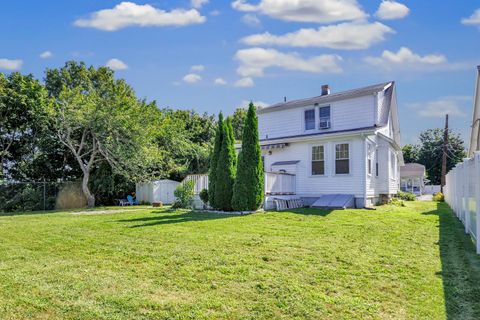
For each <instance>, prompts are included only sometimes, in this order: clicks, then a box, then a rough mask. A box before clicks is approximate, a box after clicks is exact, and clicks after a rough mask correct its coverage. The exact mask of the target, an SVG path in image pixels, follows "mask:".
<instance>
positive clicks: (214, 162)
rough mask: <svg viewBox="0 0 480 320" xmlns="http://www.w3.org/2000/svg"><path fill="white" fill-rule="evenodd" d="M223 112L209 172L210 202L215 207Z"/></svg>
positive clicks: (219, 118)
mask: <svg viewBox="0 0 480 320" xmlns="http://www.w3.org/2000/svg"><path fill="white" fill-rule="evenodd" d="M223 130H224V129H223V114H222V113H221V112H220V114H219V115H218V124H217V131H216V134H215V143H214V146H213V150H212V154H211V155H210V170H209V172H208V203H209V204H210V206H212V207H215V204H216V202H215V182H216V181H217V162H218V158H219V156H220V148H221V146H222V141H223Z"/></svg>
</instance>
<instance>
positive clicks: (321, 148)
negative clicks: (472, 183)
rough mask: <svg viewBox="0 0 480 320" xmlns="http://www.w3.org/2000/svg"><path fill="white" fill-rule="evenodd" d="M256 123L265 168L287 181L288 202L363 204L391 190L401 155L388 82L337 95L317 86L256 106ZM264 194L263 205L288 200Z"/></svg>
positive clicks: (396, 180) (382, 197)
mask: <svg viewBox="0 0 480 320" xmlns="http://www.w3.org/2000/svg"><path fill="white" fill-rule="evenodd" d="M258 125H259V138H260V145H261V148H262V155H263V159H264V166H265V171H266V172H267V175H268V172H273V173H285V174H287V175H289V176H290V179H291V180H292V179H293V180H294V181H293V182H294V183H293V190H290V191H289V192H290V193H291V195H290V197H296V198H302V199H304V202H305V203H307V204H309V205H313V206H315V204H317V205H318V206H328V205H327V204H328V203H325V201H324V202H323V204H322V201H321V200H320V199H322V196H325V197H324V199H328V201H330V200H331V199H333V198H335V197H339V198H340V199H348V198H349V197H350V199H351V201H350V203H349V205H348V206H356V207H366V206H371V205H374V204H375V203H377V202H379V201H384V200H386V199H388V198H389V197H391V196H392V195H394V194H396V193H397V192H398V190H399V183H400V169H399V167H400V165H403V156H402V152H401V148H400V128H399V121H398V114H397V102H396V93H395V83H394V82H387V83H381V84H377V85H373V86H368V87H365V88H360V89H354V90H349V91H344V92H339V93H330V89H329V87H328V86H322V94H321V95H320V96H317V97H313V98H308V99H301V100H294V101H288V102H282V103H278V104H275V105H272V106H269V107H265V108H261V109H259V110H258ZM267 180H268V177H267ZM268 183H270V182H268V181H266V184H268ZM281 188H282V187H280V189H281ZM289 188H290V189H291V188H292V184H290V186H289ZM266 189H267V190H266V192H267V194H266V200H267V203H268V201H271V200H272V199H273V198H274V197H277V198H278V197H282V196H283V197H288V196H286V194H285V193H282V192H281V190H280V192H278V193H273V192H269V187H266ZM270 191H271V190H270ZM328 201H327V202H328Z"/></svg>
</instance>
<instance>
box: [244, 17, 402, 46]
mask: <svg viewBox="0 0 480 320" xmlns="http://www.w3.org/2000/svg"><path fill="white" fill-rule="evenodd" d="M387 33H394V31H393V30H392V29H391V28H390V27H387V26H386V25H384V24H382V23H380V22H375V23H367V22H353V23H351V22H347V23H340V24H337V25H330V26H323V27H319V28H318V29H313V28H308V29H300V30H298V31H295V32H291V33H287V34H284V35H280V36H276V35H272V34H270V33H268V32H265V33H262V34H254V35H251V36H248V37H245V38H243V39H242V40H241V41H242V42H243V43H245V44H248V45H252V46H258V45H277V46H291V47H317V48H322V47H323V48H331V49H345V50H356V49H366V48H369V47H370V46H371V45H373V44H375V43H378V42H381V41H384V40H385V36H386V34H387Z"/></svg>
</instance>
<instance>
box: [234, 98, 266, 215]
mask: <svg viewBox="0 0 480 320" xmlns="http://www.w3.org/2000/svg"><path fill="white" fill-rule="evenodd" d="M263 180H264V172H263V162H262V152H261V149H260V143H259V141H258V119H257V112H256V108H255V106H254V105H253V103H250V105H249V107H248V113H247V118H246V119H245V127H244V129H243V139H242V150H241V151H240V155H239V156H238V167H237V176H236V179H235V185H234V188H233V190H234V191H233V200H232V204H233V209H234V210H240V211H243V210H249V211H253V210H257V209H258V208H259V207H260V206H261V204H262V203H263V196H264V193H263Z"/></svg>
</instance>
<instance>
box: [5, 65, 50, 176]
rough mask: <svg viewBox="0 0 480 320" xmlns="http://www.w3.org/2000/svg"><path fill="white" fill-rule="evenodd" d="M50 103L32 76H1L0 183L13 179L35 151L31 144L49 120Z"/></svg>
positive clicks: (41, 86) (43, 89) (16, 74)
mask: <svg viewBox="0 0 480 320" xmlns="http://www.w3.org/2000/svg"><path fill="white" fill-rule="evenodd" d="M49 103H50V99H49V97H48V94H47V91H46V90H45V88H44V86H43V85H42V84H41V83H40V82H39V81H38V80H36V79H35V78H34V77H33V76H32V75H26V76H24V75H21V74H20V73H17V72H15V73H12V74H10V75H8V76H5V75H4V74H2V73H0V180H1V179H2V178H12V176H11V174H12V173H13V172H15V171H18V170H19V168H18V167H19V164H20V163H21V162H22V161H23V160H25V157H26V156H27V155H30V154H32V153H33V152H34V151H35V148H36V146H35V143H34V142H35V140H36V139H37V138H38V136H39V135H40V133H41V131H42V130H43V129H44V128H45V126H46V123H47V120H48V114H47V113H48V105H49ZM7 167H8V171H9V176H7V174H6V173H7V172H6V171H7Z"/></svg>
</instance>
